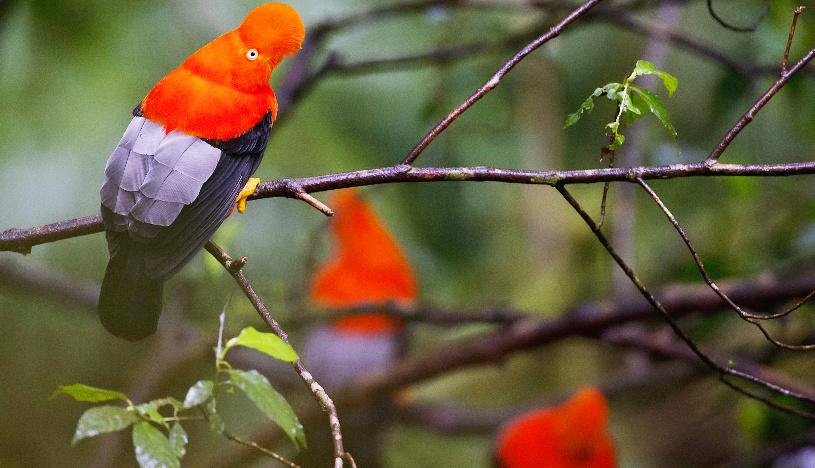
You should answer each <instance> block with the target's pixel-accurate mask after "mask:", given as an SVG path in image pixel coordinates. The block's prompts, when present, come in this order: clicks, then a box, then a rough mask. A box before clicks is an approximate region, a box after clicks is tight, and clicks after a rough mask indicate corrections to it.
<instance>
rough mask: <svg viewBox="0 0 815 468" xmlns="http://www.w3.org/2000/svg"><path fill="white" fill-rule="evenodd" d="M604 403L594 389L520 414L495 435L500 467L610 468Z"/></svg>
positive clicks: (611, 455)
mask: <svg viewBox="0 0 815 468" xmlns="http://www.w3.org/2000/svg"><path fill="white" fill-rule="evenodd" d="M607 421H608V403H607V402H606V398H605V397H604V396H603V394H602V393H600V391H599V390H597V389H595V388H584V389H582V390H579V391H578V392H577V393H575V394H574V396H572V398H571V399H569V400H568V401H566V402H565V403H563V404H561V405H559V406H555V407H551V408H542V409H538V410H534V411H530V412H528V413H525V414H523V415H521V416H519V417H518V418H516V419H514V420H512V421H510V422H509V423H508V424H507V425H506V426H505V427H504V429H503V430H502V431H501V433H500V434H499V436H498V444H497V447H496V459H497V462H498V466H499V467H500V468H613V467H615V466H617V462H616V458H615V453H614V444H613V443H612V440H611V437H610V436H609V435H608V432H607V430H606V424H607Z"/></svg>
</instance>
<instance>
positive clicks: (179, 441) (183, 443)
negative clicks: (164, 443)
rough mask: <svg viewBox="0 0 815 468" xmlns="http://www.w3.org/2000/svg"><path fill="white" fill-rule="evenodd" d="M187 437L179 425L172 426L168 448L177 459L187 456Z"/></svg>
mask: <svg viewBox="0 0 815 468" xmlns="http://www.w3.org/2000/svg"><path fill="white" fill-rule="evenodd" d="M189 440H190V439H189V437H187V431H185V430H184V428H183V427H181V424H179V423H177V422H176V423H175V424H173V428H172V429H170V447H172V448H173V451H175V456H176V457H178V459H179V460H180V459H182V458H184V455H186V454H187V442H189Z"/></svg>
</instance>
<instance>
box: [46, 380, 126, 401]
mask: <svg viewBox="0 0 815 468" xmlns="http://www.w3.org/2000/svg"><path fill="white" fill-rule="evenodd" d="M60 393H64V394H66V395H69V396H71V397H73V399H74V400H77V401H85V402H88V403H100V402H103V401H110V400H122V401H128V400H127V395H125V394H124V393H122V392H117V391H115V390H105V389H104V388H96V387H91V386H89V385H83V384H73V385H60V386H59V388H58V389H57V391H56V392H54V394H53V395H52V396H51V398H54V397H55V396H57V395H59V394H60Z"/></svg>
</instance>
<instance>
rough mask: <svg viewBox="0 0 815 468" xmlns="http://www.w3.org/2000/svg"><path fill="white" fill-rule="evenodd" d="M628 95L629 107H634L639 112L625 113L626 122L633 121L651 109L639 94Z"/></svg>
mask: <svg viewBox="0 0 815 468" xmlns="http://www.w3.org/2000/svg"><path fill="white" fill-rule="evenodd" d="M629 97H630V98H631V99H630V101H629V104H630V105H631V107H633V108H636V109H637V110H638V111H639V112H629V113H627V114H626V116H625V117H626V118H627V119H628V120H627V123H633V122H634V121H635V120H637V119H639V118H640V117H643V116H645V115H646V114H648V113H649V112H650V111H651V109H650V108H649V107H648V104H647V103H646V102H645V100H644V99H643V98H642V97H641V96H640V95H639V94H633V95H631V96H629Z"/></svg>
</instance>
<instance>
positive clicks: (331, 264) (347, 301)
mask: <svg viewBox="0 0 815 468" xmlns="http://www.w3.org/2000/svg"><path fill="white" fill-rule="evenodd" d="M332 203H333V206H334V208H335V211H336V212H337V216H336V217H335V218H334V220H333V223H332V224H331V230H332V234H333V237H334V242H335V246H334V249H335V251H334V256H333V258H332V259H331V260H330V261H328V262H327V263H326V264H325V265H323V266H322V267H321V268H320V269H319V270H318V271H317V272H316V274H315V275H314V279H313V281H312V285H311V299H312V300H313V301H314V302H316V303H318V304H320V305H322V306H325V307H331V308H342V307H352V306H355V305H360V304H366V303H368V304H371V303H383V302H387V301H396V302H403V303H407V304H412V303H413V302H414V301H415V300H416V281H415V279H414V277H413V271H412V269H411V267H410V263H408V260H407V257H405V254H404V253H403V252H402V249H401V248H400V247H399V244H397V243H396V240H394V238H393V236H391V234H390V232H389V231H388V228H387V227H385V225H384V224H382V221H380V220H379V218H378V217H377V215H376V213H375V212H374V209H373V207H372V206H371V205H370V204H369V203H368V202H367V201H365V200H364V199H362V197H360V195H359V192H357V190H356V189H345V190H339V191H337V192H335V195H334V197H333V201H332ZM400 326H401V323H400V322H399V321H398V320H395V319H393V318H389V317H387V316H385V315H382V314H360V315H353V316H350V317H345V318H341V319H338V320H336V321H335V322H334V327H335V328H336V329H337V330H339V331H343V332H347V333H378V332H383V331H395V330H398V329H399V327H400Z"/></svg>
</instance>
